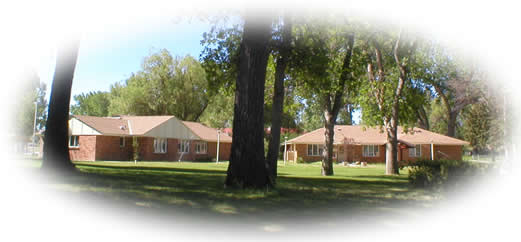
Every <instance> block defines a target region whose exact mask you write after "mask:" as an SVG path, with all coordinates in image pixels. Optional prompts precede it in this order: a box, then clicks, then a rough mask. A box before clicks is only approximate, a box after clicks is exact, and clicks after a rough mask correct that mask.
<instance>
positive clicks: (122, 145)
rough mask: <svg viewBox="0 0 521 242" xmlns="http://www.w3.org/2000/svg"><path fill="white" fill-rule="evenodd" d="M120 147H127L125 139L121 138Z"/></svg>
mask: <svg viewBox="0 0 521 242" xmlns="http://www.w3.org/2000/svg"><path fill="white" fill-rule="evenodd" d="M119 147H121V148H123V147H125V137H119Z"/></svg>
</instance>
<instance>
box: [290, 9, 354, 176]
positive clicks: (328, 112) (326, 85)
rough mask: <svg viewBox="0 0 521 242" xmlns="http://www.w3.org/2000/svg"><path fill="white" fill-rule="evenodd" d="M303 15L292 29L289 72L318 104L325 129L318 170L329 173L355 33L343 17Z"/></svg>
mask: <svg viewBox="0 0 521 242" xmlns="http://www.w3.org/2000/svg"><path fill="white" fill-rule="evenodd" d="M305 18H306V19H303V21H302V23H300V24H299V25H298V26H297V29H296V33H295V49H294V54H293V55H294V56H293V60H294V61H293V62H292V65H293V66H292V71H293V73H292V74H293V75H294V76H295V78H296V79H299V80H301V88H302V92H301V93H302V96H303V97H304V98H305V99H306V102H314V103H317V104H318V105H319V106H320V111H321V113H322V114H323V119H322V120H323V121H324V122H323V127H324V129H325V132H324V143H325V147H324V153H323V156H324V160H323V161H322V172H321V173H322V175H324V176H331V175H333V174H334V172H333V139H334V126H335V124H336V120H337V117H338V113H339V111H340V109H341V108H342V107H343V106H344V101H345V100H344V99H345V97H344V96H345V95H346V91H347V89H348V87H349V86H350V85H352V83H353V80H354V79H353V77H352V75H353V70H352V67H351V57H352V55H353V49H354V39H355V37H354V32H353V31H352V29H349V27H350V26H349V25H347V24H346V23H345V22H343V21H342V20H344V19H337V18H335V17H331V18H330V19H326V20H325V21H321V20H317V19H315V18H313V17H309V16H306V17H305ZM338 20H340V21H338ZM309 106H312V104H308V107H309Z"/></svg>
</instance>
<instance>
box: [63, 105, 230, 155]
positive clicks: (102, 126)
mask: <svg viewBox="0 0 521 242" xmlns="http://www.w3.org/2000/svg"><path fill="white" fill-rule="evenodd" d="M134 141H136V142H137V147H138V148H137V150H138V151H139V158H140V160H146V161H153V160H160V161H177V160H189V161H194V160H213V159H215V158H217V155H219V160H228V159H229V156H230V151H231V142H232V138H231V137H230V136H228V135H227V134H225V133H220V132H219V131H218V130H217V129H213V128H209V127H207V126H204V125H203V124H200V123H195V122H184V121H180V120H178V119H177V118H175V117H174V116H120V117H93V116H83V115H74V116H72V117H71V119H70V120H69V154H70V156H71V159H72V160H79V161H96V160H119V161H125V160H133V154H134V148H133V147H134V145H133V144H134ZM218 143H219V145H218ZM217 146H219V152H217Z"/></svg>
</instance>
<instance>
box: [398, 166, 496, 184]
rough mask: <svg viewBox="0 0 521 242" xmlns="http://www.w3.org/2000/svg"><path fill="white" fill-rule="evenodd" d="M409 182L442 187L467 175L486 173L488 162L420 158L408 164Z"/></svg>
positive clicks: (455, 182)
mask: <svg viewBox="0 0 521 242" xmlns="http://www.w3.org/2000/svg"><path fill="white" fill-rule="evenodd" d="M406 167H407V168H408V169H409V182H410V183H411V184H412V185H414V186H416V187H426V188H429V187H431V188H432V187H440V186H446V185H449V184H450V185H455V184H459V183H461V182H462V181H463V180H464V179H465V178H466V177H469V176H475V175H478V174H484V173H485V171H487V170H488V169H489V167H488V165H486V164H475V163H470V162H465V161H457V160H434V161H433V160H419V161H417V162H414V163H411V164H408V165H407V166H406Z"/></svg>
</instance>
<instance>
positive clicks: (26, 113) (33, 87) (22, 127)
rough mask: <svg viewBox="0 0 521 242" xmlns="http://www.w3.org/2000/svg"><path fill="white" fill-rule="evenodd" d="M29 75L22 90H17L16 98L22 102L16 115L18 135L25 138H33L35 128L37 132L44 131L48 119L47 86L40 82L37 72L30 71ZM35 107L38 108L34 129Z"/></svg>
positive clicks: (19, 103)
mask: <svg viewBox="0 0 521 242" xmlns="http://www.w3.org/2000/svg"><path fill="white" fill-rule="evenodd" d="M28 73H29V74H28V76H27V77H26V79H27V82H25V83H24V85H22V87H21V88H20V90H17V92H19V93H18V95H16V96H17V97H20V101H19V102H18V105H19V106H18V109H17V110H16V111H15V114H14V117H15V123H14V124H15V129H16V133H17V134H20V135H23V136H32V135H33V131H34V128H36V130H41V129H43V127H44V125H45V121H46V119H47V113H46V112H45V110H46V109H47V100H46V99H45V94H46V90H47V86H46V85H45V83H43V82H40V80H39V77H38V75H37V74H36V72H34V71H29V72H28ZM35 103H36V105H35ZM35 106H36V107H37V111H36V127H34V125H35V121H34V119H35V110H34V109H35Z"/></svg>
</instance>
